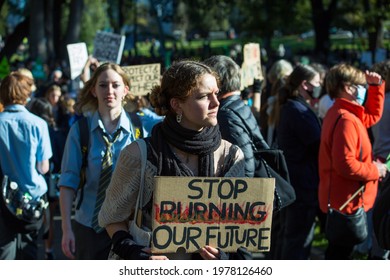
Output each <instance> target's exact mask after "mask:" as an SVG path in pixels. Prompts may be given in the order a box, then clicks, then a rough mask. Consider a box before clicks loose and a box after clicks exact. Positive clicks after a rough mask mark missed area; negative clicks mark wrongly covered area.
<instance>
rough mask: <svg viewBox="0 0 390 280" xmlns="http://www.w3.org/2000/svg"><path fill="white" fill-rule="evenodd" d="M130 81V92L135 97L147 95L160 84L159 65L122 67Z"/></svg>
mask: <svg viewBox="0 0 390 280" xmlns="http://www.w3.org/2000/svg"><path fill="white" fill-rule="evenodd" d="M122 68H123V70H124V71H125V72H126V74H127V75H128V77H129V79H130V84H131V89H130V92H131V93H132V94H134V95H147V94H148V93H150V90H151V89H152V88H153V87H154V86H155V85H159V84H160V69H161V66H160V64H158V63H154V64H143V65H133V66H124V67H122Z"/></svg>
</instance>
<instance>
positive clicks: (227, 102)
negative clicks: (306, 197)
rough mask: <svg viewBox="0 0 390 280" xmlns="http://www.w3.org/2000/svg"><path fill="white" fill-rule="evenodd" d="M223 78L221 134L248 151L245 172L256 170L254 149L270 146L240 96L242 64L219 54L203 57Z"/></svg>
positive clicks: (220, 94) (221, 79) (245, 151)
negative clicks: (239, 64)
mask: <svg viewBox="0 0 390 280" xmlns="http://www.w3.org/2000/svg"><path fill="white" fill-rule="evenodd" d="M204 63H205V64H206V65H208V66H210V67H211V68H212V69H213V70H214V71H216V72H217V74H218V76H219V78H220V84H219V95H218V100H219V102H220V105H219V111H218V116H217V118H218V124H219V128H220V131H221V134H222V138H223V139H225V140H227V141H229V142H231V143H233V144H236V145H237V146H239V147H240V148H241V150H242V151H243V152H244V155H245V176H246V177H253V175H254V172H255V159H254V155H253V151H254V149H268V148H269V147H268V144H267V143H266V142H265V140H264V138H263V135H262V134H261V132H260V127H259V126H258V123H257V120H256V118H255V116H254V115H253V113H252V110H251V108H250V107H249V106H248V105H246V104H245V103H244V101H243V100H242V99H241V91H240V86H241V72H240V66H238V65H237V63H236V62H234V60H233V59H231V58H230V57H228V56H224V55H216V56H212V57H210V58H208V59H206V60H205V61H204Z"/></svg>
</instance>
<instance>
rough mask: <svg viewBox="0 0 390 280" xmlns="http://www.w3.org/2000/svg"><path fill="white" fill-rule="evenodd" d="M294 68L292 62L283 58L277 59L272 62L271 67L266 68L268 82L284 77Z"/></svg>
mask: <svg viewBox="0 0 390 280" xmlns="http://www.w3.org/2000/svg"><path fill="white" fill-rule="evenodd" d="M293 70H294V68H293V66H292V64H291V63H290V62H289V61H287V60H285V59H279V60H277V61H275V62H274V64H272V66H271V68H270V69H269V70H268V74H267V78H268V81H269V82H270V83H274V82H276V81H278V80H279V79H281V78H284V77H286V76H288V75H290V74H291V72H292V71H293Z"/></svg>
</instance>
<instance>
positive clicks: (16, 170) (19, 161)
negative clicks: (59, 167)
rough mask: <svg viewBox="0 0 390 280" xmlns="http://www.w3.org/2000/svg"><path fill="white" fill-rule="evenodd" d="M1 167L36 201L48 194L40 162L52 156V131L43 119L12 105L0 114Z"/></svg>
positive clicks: (21, 106) (21, 107) (23, 108)
mask: <svg viewBox="0 0 390 280" xmlns="http://www.w3.org/2000/svg"><path fill="white" fill-rule="evenodd" d="M0 155H1V156H0V165H1V168H2V170H3V174H5V175H8V177H9V179H10V180H11V181H14V182H16V183H17V184H18V185H19V188H20V189H21V190H22V191H23V192H26V191H28V192H29V193H30V195H31V196H32V197H33V198H37V197H40V196H42V195H44V194H45V193H46V192H47V184H46V181H45V178H44V176H43V175H42V174H40V173H39V172H38V170H37V168H36V166H37V162H42V161H44V160H48V159H50V158H51V156H52V149H51V144H50V136H49V128H48V125H47V123H46V121H44V120H43V119H41V118H40V117H38V116H36V115H34V114H32V113H30V112H29V111H28V110H27V109H26V108H25V107H24V106H23V105H18V104H14V105H9V106H7V107H6V108H5V111H4V112H2V113H0Z"/></svg>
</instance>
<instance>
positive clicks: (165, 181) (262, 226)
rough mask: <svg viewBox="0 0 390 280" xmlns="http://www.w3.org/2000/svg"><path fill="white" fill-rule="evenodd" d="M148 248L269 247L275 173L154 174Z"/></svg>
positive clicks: (166, 250)
mask: <svg viewBox="0 0 390 280" xmlns="http://www.w3.org/2000/svg"><path fill="white" fill-rule="evenodd" d="M155 180H156V189H155V193H154V203H153V221H152V227H153V240H152V252H153V253H173V252H176V251H177V250H178V249H179V248H180V249H181V250H182V249H184V250H185V251H186V252H187V253H190V252H195V251H197V250H198V249H199V248H202V247H203V246H205V245H211V246H213V247H218V248H220V249H222V250H223V251H225V252H235V251H236V250H237V248H239V247H241V246H243V247H246V248H247V249H248V250H249V251H251V252H263V251H269V249H270V242H271V224H272V211H273V198H274V187H275V179H274V178H217V177H211V178H207V177H156V178H155Z"/></svg>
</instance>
